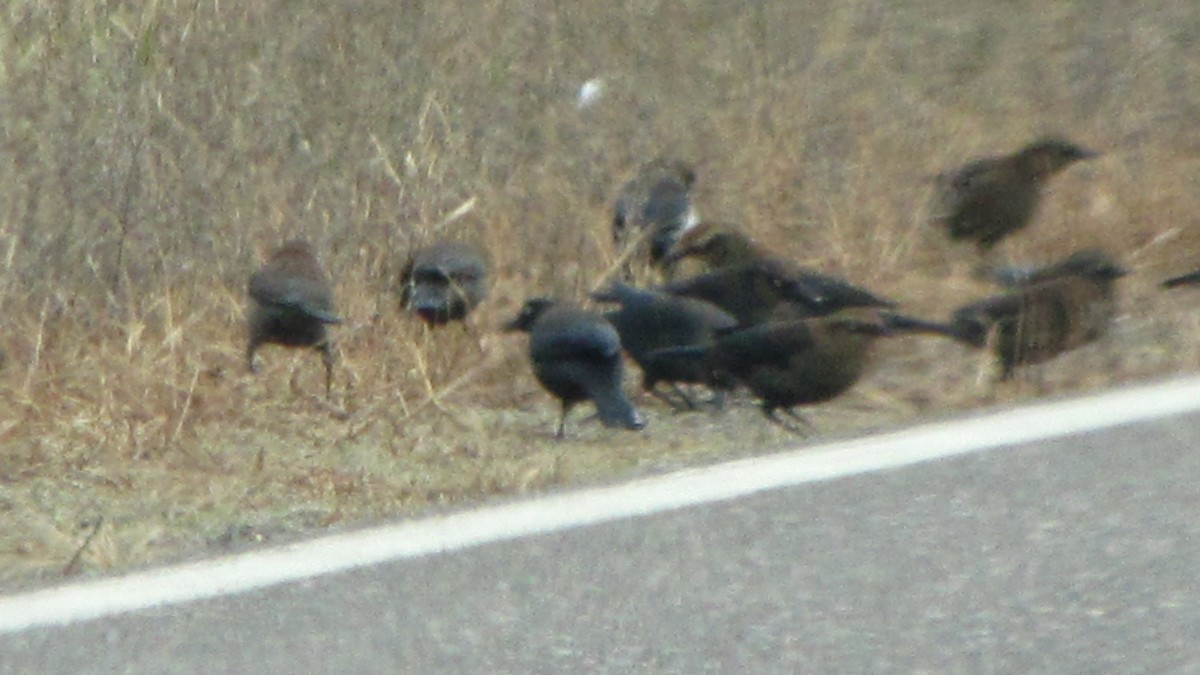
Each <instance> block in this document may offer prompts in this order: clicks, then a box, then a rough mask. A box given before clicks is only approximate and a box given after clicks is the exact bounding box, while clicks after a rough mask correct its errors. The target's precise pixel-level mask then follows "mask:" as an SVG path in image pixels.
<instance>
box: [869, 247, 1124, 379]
mask: <svg viewBox="0 0 1200 675" xmlns="http://www.w3.org/2000/svg"><path fill="white" fill-rule="evenodd" d="M1125 274H1126V271H1125V269H1124V268H1123V267H1121V266H1120V265H1118V264H1116V263H1115V262H1113V261H1112V259H1110V258H1109V257H1108V256H1107V255H1106V254H1104V253H1103V252H1101V251H1095V250H1088V251H1081V252H1078V253H1075V254H1073V255H1071V256H1069V257H1068V258H1065V259H1064V260H1062V261H1060V262H1058V263H1055V264H1054V265H1050V266H1048V267H1045V268H1043V269H1042V270H1039V271H1037V272H1034V273H1033V274H1032V275H1031V279H1032V280H1031V281H1028V282H1026V283H1023V284H1021V285H1019V286H1017V287H1016V288H1014V289H1013V290H1011V291H1009V292H1007V293H1004V294H1002V295H996V296H992V297H989V298H984V299H983V300H979V301H977V302H973V303H971V304H969V305H966V306H963V307H961V308H959V309H958V310H957V311H955V312H954V314H953V316H952V317H951V318H950V321H949V322H948V323H937V322H933V321H925V320H923V319H916V318H913V317H908V316H903V315H897V314H892V315H889V316H888V319H887V321H888V324H889V326H890V327H892V328H894V329H897V330H909V331H916V332H924V333H934V334H939V335H945V336H947V337H951V338H954V339H955V340H958V341H959V342H961V343H963V344H966V345H968V346H971V347H974V348H977V349H979V348H983V347H985V346H987V345H988V344H989V343H990V344H991V345H992V349H993V350H994V351H995V353H996V357H997V359H998V360H999V362H1000V369H1001V372H1000V377H1001V378H1002V379H1009V378H1011V377H1012V374H1013V370H1014V369H1015V368H1016V367H1017V366H1021V365H1027V364H1034V363H1041V362H1043V361H1047V360H1049V359H1051V358H1053V357H1055V356H1058V355H1059V354H1062V353H1063V352H1066V351H1069V350H1071V349H1075V348H1077V347H1080V346H1082V345H1085V344H1087V343H1089V342H1093V341H1095V340H1097V339H1098V338H1100V336H1102V335H1103V334H1104V333H1105V331H1106V330H1107V329H1108V325H1109V323H1110V321H1111V319H1112V315H1113V312H1114V310H1115V304H1116V300H1115V288H1114V286H1115V283H1114V282H1115V280H1116V279H1118V278H1120V277H1122V276H1124V275H1125Z"/></svg>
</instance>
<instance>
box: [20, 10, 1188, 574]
mask: <svg viewBox="0 0 1200 675" xmlns="http://www.w3.org/2000/svg"><path fill="white" fill-rule="evenodd" d="M743 4H744V3H729V2H724V1H718V0H709V1H701V0H687V1H684V2H671V3H667V2H628V3H624V4H622V5H621V6H619V7H611V8H610V6H609V5H605V4H603V3H565V2H539V1H536V0H529V1H525V2H503V1H493V2H486V1H485V2H453V1H451V2H444V3H423V2H412V1H404V2H393V1H386V2H385V1H383V0H355V1H353V2H345V3H295V2H281V1H279V0H274V1H272V0H254V1H248V2H218V1H216V0H194V1H192V2H178V1H173V0H159V1H157V2H150V3H141V2H129V1H126V0H113V1H111V2H106V3H93V4H92V5H86V3H85V5H84V6H77V4H76V3H65V2H48V1H35V0H14V1H12V2H9V3H6V4H5V5H4V7H3V9H0V13H2V14H0V50H2V51H0V87H2V89H3V91H4V92H5V95H4V96H3V97H0V120H3V122H2V133H3V136H2V139H3V146H2V148H3V156H4V158H5V160H6V161H3V162H0V310H2V315H3V316H4V323H3V325H2V326H0V349H2V350H3V351H4V352H5V353H6V355H7V359H6V365H5V366H4V367H3V370H0V401H3V407H2V408H0V586H8V587H13V586H16V585H24V584H29V583H45V582H49V581H52V580H54V579H57V578H60V577H62V576H63V575H67V574H75V573H87V574H94V573H99V572H106V571H112V570H119V569H122V568H127V567H129V566H131V565H137V564H142V563H146V562H151V561H161V560H166V559H171V558H175V557H178V556H180V555H192V554H196V553H199V552H202V551H205V550H223V549H224V548H226V547H228V546H232V545H235V544H237V543H238V542H241V541H247V540H249V541H256V540H261V539H271V538H276V539H278V538H279V537H282V536H286V535H287V534H288V533H296V532H302V531H311V530H312V529H314V528H323V527H329V526H332V525H335V524H352V523H362V522H367V521H370V520H374V519H379V518H385V517H392V516H396V515H401V514H411V513H415V512H418V511H421V510H423V509H428V508H430V507H431V506H437V505H445V504H459V503H464V502H470V501H479V500H484V499H487V498H489V497H493V496H498V495H513V494H519V493H523V492H526V491H530V490H539V489H544V488H546V487H548V486H553V485H561V484H571V483H578V482H581V481H596V480H603V479H611V478H613V477H617V476H624V475H629V474H632V473H635V472H639V471H648V470H656V469H661V468H664V467H670V466H679V465H683V464H687V463H693V462H699V461H708V460H712V459H715V458H721V457H729V456H735V455H739V454H745V453H747V452H754V451H758V450H760V449H762V448H770V447H778V446H779V445H780V444H782V443H785V442H791V441H792V439H789V438H788V437H787V436H786V435H784V434H781V433H780V432H779V431H778V430H776V429H774V428H771V427H768V426H766V425H765V424H763V422H762V420H761V418H760V417H759V416H758V414H757V412H756V411H755V410H754V409H753V408H751V407H749V406H748V405H747V404H745V403H742V404H739V405H737V406H735V408H734V410H732V411H731V412H730V413H729V414H727V415H726V416H723V417H719V418H710V417H705V416H703V415H701V416H698V417H697V416H687V417H676V416H672V415H671V414H669V413H667V412H666V411H664V410H662V409H661V408H660V407H657V406H656V405H655V404H654V403H652V402H651V401H649V400H648V399H644V400H643V403H644V404H645V406H646V408H647V409H648V412H649V414H650V418H651V425H650V427H649V428H648V429H647V430H646V432H645V433H643V434H640V435H634V434H630V433H627V432H617V431H608V430H604V429H601V428H598V426H597V425H595V424H594V423H593V424H586V423H585V424H580V423H579V417H582V415H577V416H576V418H575V420H574V423H573V424H572V425H571V428H570V430H571V435H572V437H573V438H572V439H571V440H568V441H567V442H564V443H556V442H554V441H553V440H552V438H551V435H552V430H553V425H554V418H555V414H556V413H555V410H554V406H553V405H552V402H551V400H550V398H549V397H548V396H547V395H545V394H544V393H542V392H541V391H539V390H538V388H537V386H536V384H535V383H534V381H533V379H532V377H531V376H530V375H529V373H528V368H527V366H526V364H525V363H524V360H523V349H524V341H523V339H521V338H520V337H515V336H506V335H501V334H497V333H496V331H495V329H496V327H497V326H498V325H499V323H500V322H501V320H502V319H503V318H505V317H506V316H507V315H508V314H509V313H511V312H512V311H514V310H515V308H516V307H517V306H518V305H519V303H520V302H521V300H522V299H523V298H524V297H526V296H527V295H529V294H533V293H538V294H557V295H561V296H568V297H575V298H581V297H582V296H583V293H584V291H586V290H587V289H588V288H589V287H590V286H591V285H592V284H593V283H594V282H595V281H596V280H597V278H598V276H599V275H600V273H601V271H602V270H604V269H606V268H608V267H609V266H610V265H611V263H612V261H613V257H612V256H613V254H612V252H611V251H610V250H609V233H608V230H607V219H608V203H609V200H610V199H611V196H612V193H613V191H614V190H615V188H616V186H617V185H618V184H619V183H620V180H621V179H622V178H623V177H624V176H625V175H627V173H628V172H629V171H630V170H631V169H632V168H633V166H634V164H635V163H636V161H638V160H639V159H640V158H644V157H647V156H650V155H654V154H661V153H666V154H676V155H679V156H683V157H686V158H690V159H693V160H695V161H696V162H697V163H698V164H699V169H700V176H701V178H700V195H699V203H700V205H701V207H702V209H703V211H704V212H705V213H706V214H707V215H709V216H711V217H713V218H717V219H723V220H730V221H735V222H739V223H743V224H744V225H745V226H746V227H747V228H748V229H750V230H751V231H752V232H753V233H754V234H755V235H756V236H758V237H759V238H761V239H762V240H763V241H765V242H768V243H769V244H770V245H771V246H773V247H774V248H775V249H776V250H778V251H779V252H780V253H781V254H785V255H788V256H790V257H793V258H795V259H798V260H801V261H803V262H805V263H807V264H809V265H812V266H814V267H817V268H820V269H823V270H825V271H828V272H833V273H837V274H844V275H846V276H848V277H850V278H852V279H854V280H856V281H859V282H862V283H864V284H866V285H869V286H871V287H873V288H876V289H878V290H880V291H882V292H886V293H888V294H890V295H892V296H894V297H896V298H897V299H899V300H902V301H904V302H905V303H906V305H907V306H908V307H910V308H912V309H913V310H914V311H923V312H929V313H935V314H942V313H943V312H944V311H946V310H947V309H948V308H949V307H951V306H953V305H954V304H955V303H957V302H960V301H963V300H966V299H969V298H972V297H975V296H976V295H978V294H980V293H982V292H984V291H985V289H983V288H981V287H980V286H978V285H977V284H975V283H974V282H972V281H970V280H969V279H967V278H965V277H964V276H962V275H961V273H960V270H961V269H962V267H961V266H958V265H956V264H952V263H949V262H947V260H955V259H958V258H961V255H962V253H963V252H962V251H956V250H954V249H951V248H949V247H947V246H946V245H944V244H943V243H941V242H940V241H939V240H938V238H937V237H936V236H933V233H931V232H930V231H929V230H928V228H926V227H925V226H924V224H923V221H924V201H925V198H926V193H927V190H928V187H929V185H928V180H927V179H928V177H929V176H931V175H932V174H933V173H935V172H937V171H938V170H941V169H943V168H946V167H948V166H953V165H956V164H958V163H960V162H962V161H964V160H966V159H968V158H971V157H973V156H976V155H979V154H983V153H990V152H996V151H1004V150H1008V149H1010V148H1013V147H1015V146H1017V145H1020V144H1022V143H1024V142H1025V141H1027V140H1028V139H1030V138H1031V137H1033V136H1035V135H1037V134H1040V133H1042V132H1044V131H1058V132H1061V133H1064V134H1067V135H1069V136H1070V137H1072V138H1075V139H1078V140H1079V141H1081V142H1084V143H1085V144H1088V145H1091V146H1094V147H1097V148H1100V149H1103V150H1105V151H1106V153H1107V154H1106V155H1105V157H1104V158H1103V159H1101V160H1099V161H1096V162H1093V163H1090V164H1088V165H1081V166H1079V167H1077V168H1074V169H1072V170H1071V171H1070V172H1068V173H1067V174H1065V175H1063V176H1061V177H1060V179H1059V180H1057V181H1055V183H1054V185H1053V194H1052V196H1051V197H1050V198H1049V199H1048V200H1047V203H1046V204H1045V208H1044V209H1043V210H1042V212H1041V213H1040V215H1039V218H1038V222H1037V223H1036V224H1035V225H1034V226H1033V228H1031V230H1030V231H1029V232H1028V233H1026V234H1023V235H1021V236H1020V237H1017V238H1016V239H1015V240H1014V241H1013V242H1011V244H1006V245H1005V253H1006V255H1009V256H1011V257H1012V258H1013V259H1021V260H1039V261H1044V260H1049V259H1050V258H1053V257H1057V256H1058V255H1061V254H1063V253H1065V252H1067V251H1069V250H1071V249H1072V248H1074V247H1077V246H1081V245H1088V244H1097V243H1099V244H1103V245H1105V246H1107V247H1109V248H1110V249H1113V250H1115V251H1118V252H1120V253H1121V254H1122V257H1123V258H1124V259H1125V260H1126V262H1128V263H1129V264H1130V265H1131V266H1132V267H1133V268H1135V269H1136V271H1137V274H1136V275H1135V276H1134V277H1133V278H1132V279H1130V281H1129V283H1128V284H1127V285H1126V287H1125V291H1126V292H1125V301H1124V309H1125V311H1124V312H1123V315H1122V317H1121V320H1120V321H1119V322H1118V324H1117V326H1116V328H1115V330H1114V331H1113V332H1114V334H1113V336H1112V337H1111V338H1110V339H1109V340H1107V341H1106V343H1105V344H1102V345H1099V346H1097V347H1094V348H1089V349H1086V350H1083V351H1081V352H1080V353H1078V354H1072V355H1068V356H1067V357H1065V358H1063V359H1061V360H1059V361H1056V362H1054V363H1053V364H1051V365H1049V366H1047V367H1046V368H1045V369H1044V373H1043V374H1044V376H1045V380H1046V381H1047V384H1046V387H1045V389H1046V390H1048V391H1061V390H1069V389H1086V388H1095V387H1103V386H1108V385H1111V384H1113V383H1117V382H1124V381H1129V380H1136V379H1143V378H1147V377H1151V376H1158V375H1160V374H1165V373H1171V372H1176V371H1179V370H1183V369H1192V368H1194V366H1195V365H1196V364H1197V362H1200V354H1198V353H1197V350H1198V347H1197V344H1200V340H1197V337H1198V336H1200V330H1198V326H1197V318H1196V316H1197V313H1196V312H1193V311H1190V310H1189V308H1188V305H1191V304H1194V303H1195V302H1196V300H1197V298H1196V297H1195V296H1194V295H1192V294H1190V293H1189V292H1186V291H1184V292H1179V293H1175V294H1171V295H1169V296H1168V295H1166V294H1162V293H1158V292H1156V290H1155V289H1154V287H1153V285H1154V282H1155V281H1156V280H1157V279H1158V278H1159V277H1161V276H1162V275H1164V274H1166V273H1168V272H1177V271H1182V270H1184V269H1186V268H1189V267H1190V266H1193V265H1196V264H1200V228H1198V227H1197V223H1196V220H1197V215H1196V214H1197V213H1200V208H1198V206H1200V204H1198V200H1200V191H1197V190H1196V185H1198V184H1200V126H1198V125H1197V124H1196V119H1197V118H1198V113H1200V62H1197V60H1196V59H1195V58H1194V55H1195V53H1196V51H1195V50H1196V49H1197V47H1198V45H1197V43H1196V40H1195V36H1196V35H1198V34H1200V12H1197V11H1196V10H1195V9H1194V8H1193V7H1192V3H1189V2H1183V1H1181V0H1174V1H1173V0H1155V1H1152V2H1148V3H1142V4H1140V5H1138V6H1137V8H1136V9H1134V8H1132V6H1129V5H1126V4H1122V3H1107V4H1103V5H1097V4H1096V3H1085V2H1077V3H1068V2H1060V3H1049V4H1047V3H1042V2H1031V1H1026V0H1013V1H1011V2H1003V3H997V2H994V1H992V0H971V1H968V2H962V1H961V0H960V1H955V2H951V1H949V0H907V1H902V2H896V3H888V7H887V9H884V8H883V5H880V4H879V3H877V2H873V1H872V2H867V1H865V0H859V1H856V0H848V1H846V2H839V3H796V2H791V1H788V0H772V1H770V2H765V3H757V4H754V6H755V7H757V9H743ZM803 5H812V7H804V6H803ZM747 6H748V5H747ZM597 75H600V76H603V77H605V79H606V82H607V93H606V96H605V98H604V99H602V101H601V102H600V103H599V104H598V105H596V106H594V107H592V108H589V109H586V110H582V111H580V110H577V109H576V108H575V107H574V95H575V92H576V89H577V88H578V87H579V85H580V84H581V83H582V82H583V81H585V80H586V79H588V78H591V77H594V76H597ZM296 235H299V236H305V237H308V238H309V239H311V240H312V241H313V242H314V243H315V244H316V247H317V249H318V250H319V251H320V252H321V256H322V258H323V261H324V262H325V264H326V266H327V267H328V268H329V269H330V270H331V271H332V272H333V273H334V276H335V278H336V292H337V295H338V299H339V305H340V307H339V308H340V310H341V312H342V314H343V315H345V316H346V317H348V318H349V323H348V325H346V326H344V327H341V328H340V329H339V330H338V333H337V338H338V339H339V344H340V354H341V360H340V362H339V365H338V369H337V381H336V395H335V400H334V401H333V402H332V403H325V402H324V401H323V400H321V399H320V398H318V397H317V396H316V394H318V393H319V392H320V391H321V383H320V382H321V372H320V370H321V369H320V366H319V364H318V363H317V359H316V357H315V356H313V355H311V354H289V353H287V352H284V351H280V350H277V349H266V350H264V351H263V353H262V361H263V365H264V369H263V372H262V373H261V374H259V375H258V376H257V377H253V376H250V375H248V374H247V373H245V372H244V365H243V363H242V361H241V352H242V348H243V340H244V336H243V326H242V321H243V309H244V297H243V296H244V287H245V283H246V279H247V277H248V275H249V273H250V272H251V271H252V270H253V269H254V268H255V266H256V265H257V264H258V262H259V261H260V260H261V259H262V257H263V255H264V254H265V253H266V252H267V251H269V250H270V249H271V248H272V247H274V246H275V245H277V244H278V243H279V242H280V241H282V240H283V239H285V238H288V237H291V236H296ZM443 235H445V236H456V237H462V238H466V239H470V240H474V241H477V242H480V243H482V244H484V245H486V246H487V247H488V248H489V249H490V250H491V252H492V255H493V258H494V268H495V279H494V286H493V289H492V295H491V298H490V300H489V302H488V303H487V304H486V305H485V307H483V308H482V310H481V311H480V312H479V314H478V315H477V316H476V318H475V320H474V322H473V324H472V327H471V329H470V330H469V331H462V330H458V329H456V328H450V329H447V330H443V331H440V332H438V333H436V334H430V333H428V332H427V331H425V330H424V329H423V328H422V327H420V326H418V325H415V324H414V323H413V322H411V321H406V320H404V319H403V318H402V317H401V316H400V315H399V314H398V312H397V310H396V297H395V293H394V280H395V275H396V272H397V271H398V267H399V265H400V264H401V262H402V260H403V257H404V255H405V253H406V251H407V250H408V249H409V248H410V247H412V246H413V245H415V244H417V243H419V242H422V241H425V240H428V239H430V238H432V237H435V236H443ZM1176 305H1178V306H1179V307H1178V308H1177V307H1176ZM976 364H977V359H976V358H975V357H974V356H972V355H970V354H968V353H967V352H965V351H962V350H959V349H958V348H957V347H953V346H947V345H946V344H945V343H938V342H936V341H921V340H916V339H908V338H905V339H903V340H897V341H895V342H893V343H892V344H889V345H887V346H886V348H885V349H884V354H883V358H882V359H881V363H880V366H879V368H878V371H877V372H876V373H875V374H874V375H873V376H872V377H871V378H869V380H868V381H866V382H864V383H863V386H862V387H860V388H859V389H858V390H857V391H856V392H854V393H852V394H851V395H850V396H848V397H846V399H845V400H844V401H841V402H837V403H834V404H831V405H828V406H825V407H823V408H821V409H820V410H817V411H814V412H813V414H812V417H813V419H814V421H815V422H816V423H817V424H818V425H819V427H820V428H821V429H823V430H824V431H825V432H826V434H827V435H828V434H849V433H854V432H856V431H861V430H864V429H869V428H877V427H883V426H889V425H895V424H900V423H903V422H908V421H912V420H914V419H917V418H919V417H921V416H926V415H938V414H944V413H946V412H949V411H953V410H959V409H964V408H969V407H974V406H978V405H983V404H988V403H992V402H1003V401H1010V400H1016V399H1022V398H1029V397H1032V396H1034V395H1036V394H1038V393H1039V391H1038V390H1037V388H1035V387H1032V386H1028V385H1027V384H1026V385H1018V386H1014V387H1006V388H1003V389H1001V390H999V391H998V392H995V393H989V392H988V390H987V389H986V388H983V389H981V388H980V387H979V386H978V385H977V384H976V381H975V379H976V371H977V369H978V368H977V365H976ZM85 542H86V546H84V543H85Z"/></svg>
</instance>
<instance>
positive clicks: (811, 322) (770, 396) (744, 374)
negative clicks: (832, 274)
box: [664, 311, 888, 426]
mask: <svg viewBox="0 0 1200 675" xmlns="http://www.w3.org/2000/svg"><path fill="white" fill-rule="evenodd" d="M887 333H888V328H887V326H886V325H885V323H884V322H883V321H881V320H880V318H879V317H878V316H874V315H872V314H870V313H868V312H864V311H858V312H842V313H838V314H833V315H830V316H826V317H821V318H813V319H803V320H798V321H784V322H773V323H768V324H764V325H761V326H753V327H750V328H745V329H742V330H739V331H736V332H733V333H729V334H728V335H724V336H721V337H719V338H717V339H716V341H715V342H714V343H713V344H712V346H711V347H707V348H705V347H683V348H673V349H668V350H664V354H669V355H672V356H676V357H684V356H692V357H693V358H697V359H700V360H701V361H702V362H703V363H704V365H705V367H707V368H709V369H710V370H711V371H712V375H711V377H712V378H713V380H714V381H718V382H730V381H738V382H741V383H742V384H744V385H746V387H747V388H748V389H749V390H750V391H751V392H752V393H753V394H754V395H755V396H757V397H758V398H759V400H760V401H761V404H762V410H763V414H765V415H766V416H767V418H768V419H770V420H771V421H773V422H776V423H779V424H783V422H782V421H781V420H780V419H779V417H778V414H777V413H778V411H779V410H783V411H784V412H786V413H787V414H789V415H791V416H792V417H794V418H796V419H797V420H800V421H801V422H803V421H804V419H803V418H802V417H800V416H799V414H797V413H796V412H795V411H794V410H793V408H795V407H796V406H804V405H813V404H817V403H823V402H825V401H829V400H831V399H834V398H836V397H838V396H840V395H841V394H843V393H844V392H846V391H847V390H848V389H850V387H852V386H853V385H854V383H856V382H857V381H858V380H859V378H860V377H861V376H862V374H863V372H864V371H865V370H866V366H867V364H868V362H869V357H870V353H871V347H872V345H873V344H874V342H875V340H876V338H879V337H881V336H884V335H886V334H887ZM784 426H786V425H784Z"/></svg>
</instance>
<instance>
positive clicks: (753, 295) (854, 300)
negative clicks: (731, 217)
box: [663, 223, 895, 326]
mask: <svg viewBox="0 0 1200 675" xmlns="http://www.w3.org/2000/svg"><path fill="white" fill-rule="evenodd" d="M689 257H695V258H699V259H701V260H703V261H705V262H706V263H708V265H709V267H710V268H712V271H710V272H707V273H705V274H700V275H697V276H695V277H691V278H689V279H682V280H679V281H675V282H672V283H669V284H667V285H665V286H663V290H664V291H666V292H668V293H671V294H673V295H681V296H688V297H694V298H699V299H701V300H705V301H707V302H711V303H712V304H714V305H717V306H718V307H720V308H721V309H723V310H725V311H727V312H729V313H730V314H732V315H734V316H735V317H737V319H738V321H739V322H740V323H741V324H742V325H743V326H752V325H756V324H760V323H763V322H765V321H767V320H768V319H769V318H770V317H771V314H772V313H773V312H774V311H775V309H776V306H777V305H779V304H780V303H782V302H790V303H794V307H793V308H792V309H793V311H794V312H797V313H803V314H804V316H807V317H816V316H825V315H828V314H832V313H834V312H837V311H840V310H843V309H850V308H854V307H893V306H895V303H893V302H892V301H890V300H887V299H884V298H880V297H878V296H876V295H874V294H873V293H871V292H870V291H867V290H865V289H862V288H859V287H858V286H855V285H853V284H850V283H848V282H846V281H843V280H841V279H838V278H837V277H832V276H828V275H825V274H820V273H818V272H813V271H811V270H805V269H802V268H799V267H797V266H795V265H792V264H790V263H787V262H785V261H783V260H781V259H779V258H776V257H774V256H771V255H769V254H767V253H766V252H765V251H764V250H763V249H762V248H761V247H760V246H758V245H757V244H755V243H754V242H753V241H752V240H751V239H750V238H749V237H747V236H746V235H745V234H744V233H742V232H740V231H739V230H737V229H736V228H733V227H731V226H728V225H716V224H712V223H702V224H700V225H697V226H696V227H694V228H692V229H691V230H688V231H687V232H686V233H684V235H683V237H681V238H680V240H679V241H678V242H676V245H675V246H674V247H673V248H672V249H671V251H670V252H669V253H668V255H667V260H668V261H670V262H674V261H678V260H681V259H684V258H689Z"/></svg>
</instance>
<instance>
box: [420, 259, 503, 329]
mask: <svg viewBox="0 0 1200 675" xmlns="http://www.w3.org/2000/svg"><path fill="white" fill-rule="evenodd" d="M487 270H488V268H487V261H486V260H485V259H484V256H483V253H482V252H481V251H480V250H479V249H477V248H475V247H474V246H471V245H470V244H464V243H461V242H456V241H443V242H438V243H435V244H432V245H430V246H426V247H424V248H422V249H419V250H417V251H415V252H414V253H413V254H412V256H411V257H410V258H409V260H408V264H406V265H405V266H404V270H403V271H402V272H401V273H400V302H401V305H402V306H403V307H404V308H405V309H406V310H408V311H410V312H412V313H413V314H416V315H417V316H418V317H420V318H421V319H422V320H423V321H425V323H427V324H429V325H431V326H441V325H445V324H446V323H449V322H450V321H461V320H462V319H464V318H466V316H467V314H468V313H470V312H471V310H473V309H475V307H476V306H478V305H479V303H480V302H482V301H483V299H484V297H486V296H487V273H488V272H487Z"/></svg>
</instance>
